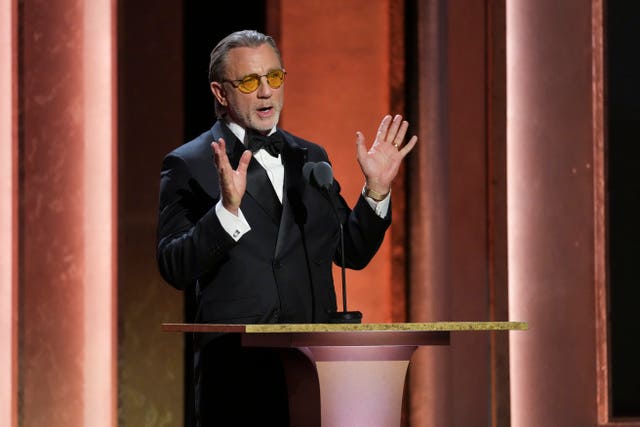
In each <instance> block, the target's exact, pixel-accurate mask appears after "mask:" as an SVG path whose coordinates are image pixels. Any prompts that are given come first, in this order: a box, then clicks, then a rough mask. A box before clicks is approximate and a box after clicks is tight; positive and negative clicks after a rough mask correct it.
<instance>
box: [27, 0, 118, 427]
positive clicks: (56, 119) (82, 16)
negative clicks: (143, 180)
mask: <svg viewBox="0 0 640 427" xmlns="http://www.w3.org/2000/svg"><path fill="white" fill-rule="evenodd" d="M114 8H115V2H114V1H112V0H98V1H95V0H91V1H82V0H55V1H44V0H31V1H25V2H23V3H22V6H21V13H20V22H19V25H20V27H21V33H22V38H21V45H20V52H21V63H20V72H19V78H20V85H19V88H20V91H19V95H18V96H19V106H20V112H21V116H20V138H19V145H20V151H19V155H20V157H19V162H20V165H21V183H20V190H19V198H20V207H21V211H20V224H19V230H20V236H19V254H18V257H19V258H18V259H19V261H18V262H19V270H18V272H19V273H18V274H19V279H18V280H19V283H20V304H19V307H20V312H19V317H20V341H21V346H20V355H19V358H20V377H19V383H20V392H21V407H20V410H19V412H20V419H21V425H25V426H31V425H47V426H81V425H91V426H115V425H116V420H117V417H116V399H115V391H116V384H115V363H116V358H115V355H116V351H115V336H116V320H115V303H114V289H115V286H114V285H115V280H116V275H115V268H114V259H115V248H116V244H115V239H114V230H115V229H116V227H115V222H114V218H115V216H114V213H115V193H114V188H115V186H114V184H115V182H116V175H115V174H116V164H115V132H114V129H115V109H114V105H115V102H114V100H115V82H114V67H115V64H114V59H113V58H114V43H113V42H114V40H115V21H114V20H113V17H114V10H115V9H114Z"/></svg>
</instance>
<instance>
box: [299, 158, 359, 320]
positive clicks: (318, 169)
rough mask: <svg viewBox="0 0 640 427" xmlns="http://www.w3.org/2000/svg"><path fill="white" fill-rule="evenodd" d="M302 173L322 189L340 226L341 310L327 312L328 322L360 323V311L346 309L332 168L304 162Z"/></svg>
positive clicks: (343, 264) (345, 283)
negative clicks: (331, 190)
mask: <svg viewBox="0 0 640 427" xmlns="http://www.w3.org/2000/svg"><path fill="white" fill-rule="evenodd" d="M302 174H303V176H304V178H305V180H307V182H312V183H313V184H314V185H315V186H316V187H318V188H320V189H321V190H324V194H325V195H326V197H327V201H328V202H329V205H330V206H331V210H333V213H334V215H335V216H336V220H337V221H338V225H339V226H340V258H341V259H340V264H341V267H342V311H334V312H330V313H329V323H362V313H361V312H360V311H347V273H346V267H345V264H346V263H345V256H344V227H343V225H342V221H341V220H340V215H338V209H337V208H336V205H335V203H334V202H333V199H332V198H331V194H330V193H329V188H330V187H331V184H332V183H333V170H332V169H331V165H329V163H327V162H318V163H312V162H309V163H306V164H305V165H304V166H303V168H302Z"/></svg>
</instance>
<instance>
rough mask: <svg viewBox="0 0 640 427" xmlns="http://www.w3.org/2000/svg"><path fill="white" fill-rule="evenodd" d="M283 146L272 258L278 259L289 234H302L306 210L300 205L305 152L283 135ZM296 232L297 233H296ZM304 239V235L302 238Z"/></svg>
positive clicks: (305, 159)
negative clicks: (279, 213)
mask: <svg viewBox="0 0 640 427" xmlns="http://www.w3.org/2000/svg"><path fill="white" fill-rule="evenodd" d="M284 140H285V144H284V146H283V149H282V164H283V165H284V191H283V192H282V193H283V196H282V199H283V200H282V220H281V221H280V229H279V231H278V241H277V243H276V251H275V254H274V256H275V257H278V256H279V255H280V253H281V252H282V250H283V248H284V247H285V244H286V241H287V237H288V235H289V233H291V232H292V231H293V228H294V226H295V228H298V229H299V230H300V231H299V232H301V233H304V224H305V223H306V221H307V210H306V207H305V206H304V204H303V203H302V194H303V192H304V186H305V183H304V179H303V177H302V166H303V165H304V164H305V162H306V161H307V150H306V149H305V148H301V147H300V146H298V144H296V143H295V141H294V140H293V138H291V137H290V136H289V135H286V134H284ZM296 232H297V231H296ZM302 238H303V239H304V235H303V236H302Z"/></svg>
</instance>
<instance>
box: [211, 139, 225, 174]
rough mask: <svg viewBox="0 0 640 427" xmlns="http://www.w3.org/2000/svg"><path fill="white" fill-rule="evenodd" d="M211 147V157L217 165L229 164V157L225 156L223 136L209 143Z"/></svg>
mask: <svg viewBox="0 0 640 427" xmlns="http://www.w3.org/2000/svg"><path fill="white" fill-rule="evenodd" d="M211 148H212V149H213V159H214V160H215V162H216V165H218V167H220V166H226V165H228V164H229V158H228V157H227V152H226V144H225V142H224V138H220V139H218V140H217V141H213V142H212V143H211Z"/></svg>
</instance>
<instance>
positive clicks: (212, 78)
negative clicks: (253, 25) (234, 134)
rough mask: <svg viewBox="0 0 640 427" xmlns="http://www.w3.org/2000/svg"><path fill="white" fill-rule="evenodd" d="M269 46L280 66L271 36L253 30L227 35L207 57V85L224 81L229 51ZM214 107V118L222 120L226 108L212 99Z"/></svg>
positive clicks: (277, 51)
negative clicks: (238, 48)
mask: <svg viewBox="0 0 640 427" xmlns="http://www.w3.org/2000/svg"><path fill="white" fill-rule="evenodd" d="M265 43H266V44H268V45H269V46H271V47H272V48H273V50H274V52H275V53H276V55H277V56H278V60H279V61H280V64H282V57H281V56H280V51H279V50H278V47H277V46H276V42H275V41H274V40H273V38H272V37H271V36H267V35H265V34H262V33H260V32H258V31H255V30H242V31H236V32H235V33H231V34H229V35H228V36H227V37H225V38H224V39H222V40H220V42H219V43H218V44H217V45H216V47H214V48H213V50H212V51H211V55H210V57H209V84H211V83H212V82H221V81H223V80H224V79H225V71H226V61H227V54H228V53H229V51H231V49H235V48H237V47H260V46H262V45H263V44H265ZM213 101H214V105H215V109H216V116H217V117H218V118H222V117H223V116H224V114H225V113H226V111H227V110H226V107H224V106H222V105H220V103H219V102H218V100H217V99H215V97H214V100H213Z"/></svg>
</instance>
